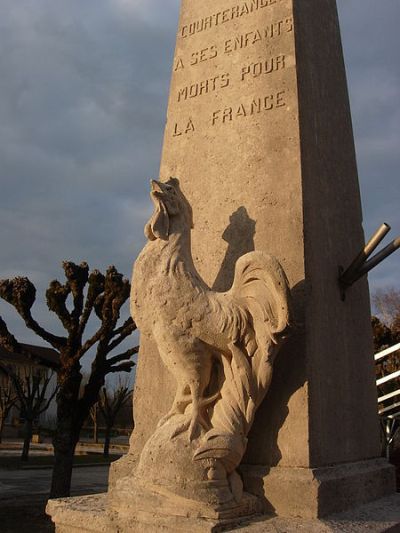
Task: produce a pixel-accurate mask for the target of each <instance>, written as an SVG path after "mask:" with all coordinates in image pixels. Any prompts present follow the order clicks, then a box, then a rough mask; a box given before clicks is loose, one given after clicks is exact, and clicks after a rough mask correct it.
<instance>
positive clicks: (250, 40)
mask: <svg viewBox="0 0 400 533" xmlns="http://www.w3.org/2000/svg"><path fill="white" fill-rule="evenodd" d="M292 31H293V18H292V17H289V18H287V19H285V20H279V21H278V22H273V23H272V24H270V25H268V26H267V27H266V28H264V29H263V30H255V31H249V32H247V33H243V34H242V35H238V36H236V37H232V38H231V39H227V40H226V41H225V44H224V53H225V54H230V53H232V52H236V51H237V50H242V49H243V48H247V47H248V46H252V45H254V44H256V43H258V42H260V41H269V40H271V39H274V38H276V37H281V36H282V35H284V34H285V33H290V32H292Z"/></svg>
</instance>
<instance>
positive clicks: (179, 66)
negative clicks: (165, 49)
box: [174, 57, 185, 72]
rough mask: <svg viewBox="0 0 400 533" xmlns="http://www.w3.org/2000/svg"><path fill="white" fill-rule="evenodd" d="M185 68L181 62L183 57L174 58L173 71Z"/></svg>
mask: <svg viewBox="0 0 400 533" xmlns="http://www.w3.org/2000/svg"><path fill="white" fill-rule="evenodd" d="M183 68H185V65H184V64H183V59H181V58H180V57H178V59H177V60H176V63H175V68H174V70H175V72H177V71H178V70H181V69H183Z"/></svg>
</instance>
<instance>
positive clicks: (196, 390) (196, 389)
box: [189, 381, 205, 442]
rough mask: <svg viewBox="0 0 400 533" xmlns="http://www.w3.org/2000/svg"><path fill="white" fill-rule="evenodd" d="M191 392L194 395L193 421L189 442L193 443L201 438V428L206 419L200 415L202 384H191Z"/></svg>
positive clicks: (190, 426) (190, 427)
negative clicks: (197, 438)
mask: <svg viewBox="0 0 400 533" xmlns="http://www.w3.org/2000/svg"><path fill="white" fill-rule="evenodd" d="M189 387H190V392H191V395H192V420H191V422H190V425H189V442H192V441H193V440H194V439H195V438H196V437H198V436H199V429H200V428H199V426H200V425H203V424H204V422H205V421H204V419H203V417H202V415H201V413H200V382H198V381H194V382H192V383H190V385H189Z"/></svg>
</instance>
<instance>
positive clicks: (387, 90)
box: [339, 0, 400, 290]
mask: <svg viewBox="0 0 400 533" xmlns="http://www.w3.org/2000/svg"><path fill="white" fill-rule="evenodd" d="M339 13H340V17H341V25H342V37H343V44H344V52H345V58H346V64H347V75H348V80H349V89H350V99H351V104H352V113H353V124H354V133H355V140H356V149H357V158H358V167H359V175H360V186H361V193H362V199H363V207H364V226H365V230H366V234H367V236H369V235H371V234H372V233H373V231H375V229H376V228H377V227H378V226H379V225H380V224H381V223H382V222H388V223H390V224H391V225H392V227H393V231H392V233H391V234H390V235H391V238H392V239H393V238H394V237H396V236H398V235H400V215H399V211H400V210H399V205H400V174H399V169H400V150H399V147H400V107H399V105H398V103H399V102H400V63H399V60H398V50H399V48H400V39H399V32H398V21H399V20H400V4H399V3H398V2H395V1H387V2H375V1H373V0H340V1H339ZM388 240H389V239H388ZM397 254H398V255H393V256H392V257H391V258H390V259H388V260H387V261H386V262H385V263H383V264H382V265H381V266H379V267H377V269H376V270H374V271H373V272H372V273H371V274H370V276H369V278H370V285H371V288H372V290H374V289H375V288H378V287H385V286H386V287H387V286H390V285H392V286H398V284H399V262H400V252H397Z"/></svg>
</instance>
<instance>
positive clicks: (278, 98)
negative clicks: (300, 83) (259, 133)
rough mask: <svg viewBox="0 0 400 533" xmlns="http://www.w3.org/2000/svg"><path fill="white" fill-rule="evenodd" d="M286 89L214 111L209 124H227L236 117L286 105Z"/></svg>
mask: <svg viewBox="0 0 400 533" xmlns="http://www.w3.org/2000/svg"><path fill="white" fill-rule="evenodd" d="M285 95H286V91H279V92H276V93H273V94H269V95H267V96H263V97H261V98H254V99H253V100H251V101H249V102H247V103H246V104H243V103H242V104H239V105H236V106H232V107H226V108H225V109H218V110H217V111H214V113H213V114H212V117H211V124H212V125H213V126H215V125H217V124H229V123H232V122H233V121H234V120H236V119H240V118H245V117H251V116H254V115H259V114H260V113H263V112H266V111H272V110H273V109H279V108H282V107H285V106H286V101H285Z"/></svg>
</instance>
